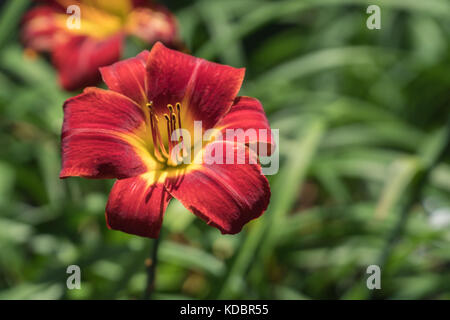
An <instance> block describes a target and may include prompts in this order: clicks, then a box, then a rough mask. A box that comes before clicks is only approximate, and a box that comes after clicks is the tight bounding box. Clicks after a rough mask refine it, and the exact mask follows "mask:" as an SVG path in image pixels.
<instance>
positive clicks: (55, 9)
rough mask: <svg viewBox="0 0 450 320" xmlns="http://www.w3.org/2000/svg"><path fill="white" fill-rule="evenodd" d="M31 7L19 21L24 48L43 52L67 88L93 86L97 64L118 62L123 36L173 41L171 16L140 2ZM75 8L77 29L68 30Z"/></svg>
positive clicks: (83, 0)
mask: <svg viewBox="0 0 450 320" xmlns="http://www.w3.org/2000/svg"><path fill="white" fill-rule="evenodd" d="M38 2H39V3H40V4H39V5H38V6H36V7H34V8H32V9H30V10H29V11H28V12H27V13H26V15H25V17H24V19H23V23H22V41H23V43H24V45H25V46H26V48H27V49H28V50H29V49H32V50H36V51H39V52H48V53H50V54H51V59H52V62H53V64H54V66H55V67H56V69H57V70H58V74H59V81H60V84H61V86H62V87H64V89H66V90H76V89H81V88H83V87H85V86H88V85H95V84H96V83H98V82H99V81H100V79H101V77H100V73H99V71H98V68H99V67H102V66H106V65H110V64H111V63H114V62H116V61H118V60H120V58H121V55H122V52H123V50H124V43H125V41H124V40H125V37H126V36H127V35H130V36H136V37H138V38H139V39H141V40H142V41H144V42H146V43H148V44H153V43H155V42H156V41H162V42H164V43H165V44H166V45H168V46H175V45H177V44H178V35H177V25H176V19H175V17H174V16H173V15H172V14H171V13H170V11H169V10H167V9H166V8H165V7H162V6H160V5H156V4H152V3H149V2H148V1H145V0H77V1H73V0H53V1H52V0H47V1H38ZM71 5H77V6H78V7H79V8H80V24H79V28H69V27H68V25H67V21H68V19H69V18H70V17H71V16H70V15H69V14H68V13H67V12H66V10H67V8H68V7H69V6H71Z"/></svg>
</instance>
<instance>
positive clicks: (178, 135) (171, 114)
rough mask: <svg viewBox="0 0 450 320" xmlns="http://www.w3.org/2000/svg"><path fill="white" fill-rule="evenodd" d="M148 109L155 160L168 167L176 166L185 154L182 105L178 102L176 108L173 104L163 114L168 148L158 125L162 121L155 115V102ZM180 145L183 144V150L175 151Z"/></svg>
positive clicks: (149, 104) (147, 105)
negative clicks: (181, 152)
mask: <svg viewBox="0 0 450 320" xmlns="http://www.w3.org/2000/svg"><path fill="white" fill-rule="evenodd" d="M146 107H147V109H148V113H147V112H146V114H147V122H148V123H147V125H148V126H149V127H150V131H151V137H152V141H153V146H154V147H153V152H154V156H155V158H156V159H157V160H158V161H160V162H165V163H167V164H168V165H171V166H176V165H178V164H180V163H181V161H182V160H183V156H182V155H181V154H180V151H183V154H184V145H183V144H182V142H183V136H182V130H181V129H182V127H181V103H179V102H177V103H176V104H175V107H174V106H173V105H171V104H168V105H167V112H166V113H163V115H162V116H163V118H164V121H165V122H166V126H165V127H166V130H167V141H168V142H167V146H166V145H165V144H164V140H163V138H162V136H161V132H160V130H159V126H158V123H159V121H160V120H161V119H160V118H159V117H158V115H157V114H156V113H155V110H154V108H153V102H149V103H147V104H146ZM178 143H181V146H182V147H181V148H178V149H177V150H174V149H175V148H176V146H177V145H178Z"/></svg>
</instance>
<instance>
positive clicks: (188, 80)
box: [147, 42, 245, 129]
mask: <svg viewBox="0 0 450 320" xmlns="http://www.w3.org/2000/svg"><path fill="white" fill-rule="evenodd" d="M244 73H245V69H236V68H232V67H229V66H226V65H220V64H217V63H213V62H209V61H206V60H204V59H200V58H195V57H193V56H190V55H187V54H184V53H181V52H178V51H175V50H171V49H168V48H166V47H165V46H164V45H163V44H161V43H160V42H157V43H156V44H155V45H154V46H153V48H152V50H151V51H150V57H149V59H148V64H147V79H148V81H147V83H148V98H149V100H152V101H153V104H154V106H155V109H156V110H157V112H160V113H164V112H167V108H166V106H167V104H169V103H170V104H175V103H176V102H181V104H182V112H183V110H186V109H187V112H188V113H190V116H191V119H190V120H194V119H195V120H202V121H203V128H204V129H209V128H212V127H213V126H214V124H216V123H217V121H218V120H219V119H221V118H222V117H223V116H224V115H225V114H226V113H227V112H228V110H229V109H230V107H231V104H232V103H233V100H234V98H235V97H236V95H237V93H238V91H239V89H240V87H241V84H242V80H243V78H244ZM184 125H186V123H184Z"/></svg>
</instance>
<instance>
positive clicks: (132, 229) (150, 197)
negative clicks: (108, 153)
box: [106, 174, 172, 238]
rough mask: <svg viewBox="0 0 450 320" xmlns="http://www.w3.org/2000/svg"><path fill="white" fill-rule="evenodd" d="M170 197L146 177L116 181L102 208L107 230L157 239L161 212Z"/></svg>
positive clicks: (157, 184) (160, 184) (159, 184)
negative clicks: (104, 211)
mask: <svg viewBox="0 0 450 320" xmlns="http://www.w3.org/2000/svg"><path fill="white" fill-rule="evenodd" d="M171 198H172V197H171V196H170V194H169V193H168V192H167V191H166V189H165V188H164V186H163V184H162V183H155V182H154V180H153V179H152V178H151V177H149V175H148V174H145V175H141V176H138V177H134V178H129V179H124V180H117V181H116V182H115V183H114V186H113V188H112V190H111V193H110V195H109V199H108V204H107V205H106V222H107V224H108V227H109V228H110V229H114V230H120V231H123V232H126V233H131V234H135V235H138V236H142V237H149V238H158V235H159V231H160V229H161V225H162V220H163V215H164V212H165V210H166V208H167V205H168V203H169V200H170V199H171Z"/></svg>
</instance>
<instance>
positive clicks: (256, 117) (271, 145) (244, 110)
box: [216, 97, 275, 155]
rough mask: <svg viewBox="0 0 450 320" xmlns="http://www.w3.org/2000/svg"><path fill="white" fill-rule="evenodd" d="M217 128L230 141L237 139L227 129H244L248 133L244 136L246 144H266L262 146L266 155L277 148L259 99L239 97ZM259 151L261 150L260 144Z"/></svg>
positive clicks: (224, 138)
mask: <svg viewBox="0 0 450 320" xmlns="http://www.w3.org/2000/svg"><path fill="white" fill-rule="evenodd" d="M216 128H217V129H219V130H220V132H221V134H222V138H223V140H229V141H235V139H234V138H235V136H230V135H229V134H228V135H227V130H236V129H242V130H243V131H244V133H245V132H247V133H248V135H245V136H244V137H245V144H247V145H249V144H250V145H253V144H256V143H260V144H264V145H263V146H261V147H262V148H263V150H262V151H263V154H264V155H270V154H272V152H273V151H274V149H275V141H274V140H273V137H272V134H271V130H270V125H269V121H268V120H267V117H266V114H265V112H264V109H263V106H262V105H261V102H259V100H258V99H255V98H251V97H237V98H236V99H235V100H234V104H233V106H232V107H231V109H230V112H228V113H227V114H226V115H225V117H224V118H222V120H220V121H219V123H218V124H217V125H216ZM256 146H257V145H255V147H256ZM254 151H257V150H254ZM258 151H261V148H259V146H258ZM266 151H267V152H266Z"/></svg>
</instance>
